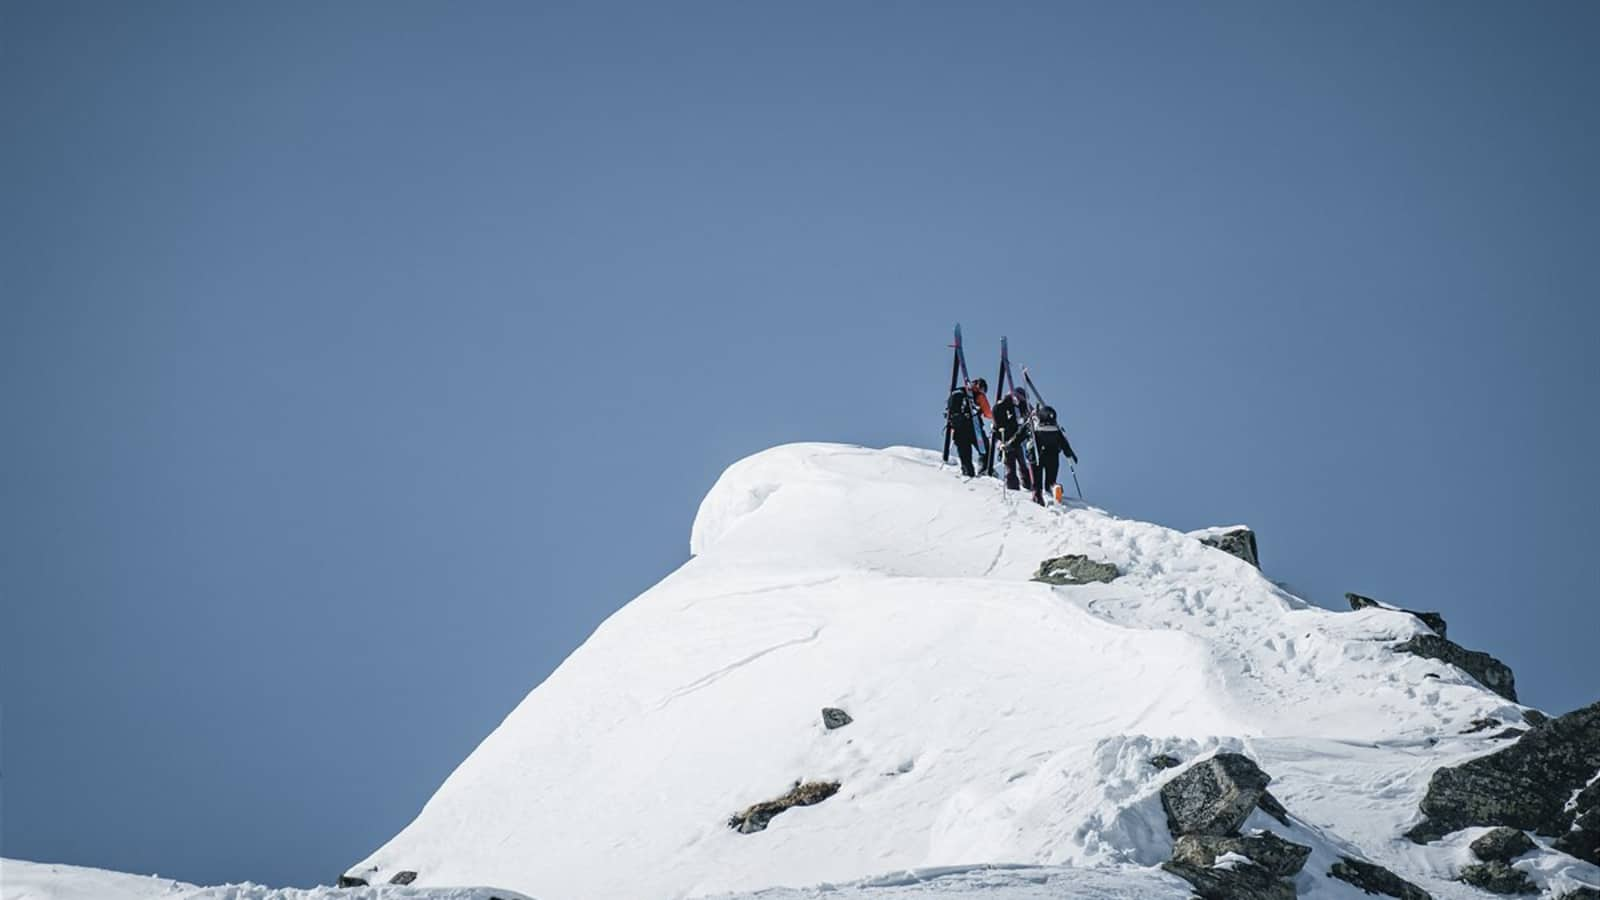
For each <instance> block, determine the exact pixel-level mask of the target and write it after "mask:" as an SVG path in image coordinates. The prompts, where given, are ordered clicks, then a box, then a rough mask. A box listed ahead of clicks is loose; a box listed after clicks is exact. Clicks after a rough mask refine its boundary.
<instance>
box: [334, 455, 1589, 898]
mask: <svg viewBox="0 0 1600 900" xmlns="http://www.w3.org/2000/svg"><path fill="white" fill-rule="evenodd" d="M691 551H692V553H693V558H692V559H691V560H690V561H689V562H688V563H686V564H685V565H684V566H683V567H681V568H680V569H679V570H678V571H676V572H674V573H672V574H671V575H669V576H668V577H667V578H665V579H663V580H662V581H661V582H660V583H659V584H657V585H656V586H655V587H653V588H651V589H650V590H648V591H646V592H645V593H644V594H642V595H640V596H639V597H638V598H637V599H635V600H633V601H632V602H631V603H629V604H627V605H626V606H625V607H623V608H622V609H621V610H619V611H618V612H617V613H616V614H615V615H613V616H612V617H611V618H610V619H608V620H607V621H606V622H605V623H604V624H602V625H601V626H600V628H599V629H598V630H597V631H596V632H595V633H594V635H593V636H591V637H590V638H589V640H588V641H587V642H585V643H584V644H583V646H582V647H580V648H579V649H578V650H577V651H576V652H574V653H573V654H572V656H571V657H570V658H569V659H567V660H566V662H564V663H563V664H562V665H561V667H560V668H559V669H558V670H557V671H556V672H554V673H553V674H552V675H551V676H550V677H549V679H548V680H546V681H545V682H544V683H543V684H542V685H540V686H539V687H538V688H537V689H536V690H534V691H533V692H532V693H531V694H530V695H529V696H528V697H527V698H526V699H525V700H524V701H523V702H522V703H521V704H520V705H519V706H518V707H517V708H516V710H515V711H513V712H512V713H511V715H510V716H509V717H507V719H506V720H505V722H504V723H502V724H501V725H500V727H499V728H498V729H496V730H495V731H494V733H492V734H491V735H490V736H489V737H488V738H487V739H486V740H485V741H484V742H483V743H482V744H481V745H480V746H479V747H478V748H477V750H476V751H474V752H473V753H472V755H471V756H470V757H468V759H467V760H466V761H465V762H463V763H462V764H461V766H460V767H459V768H458V769H457V770H456V771H455V772H454V773H453V774H452V775H451V776H450V777H449V778H448V779H447V780H446V781H445V783H444V785H443V786H442V787H440V789H439V790H438V792H437V793H436V794H435V795H434V796H433V798H432V799H431V800H430V801H429V802H428V803H427V805H426V806H425V807H424V809H423V810H422V812H421V814H420V815H419V816H418V817H417V819H416V820H415V821H414V822H413V823H412V824H411V825H410V826H408V827H407V828H406V829H405V830H403V831H402V832H401V833H400V834H398V835H397V836H395V837H394V838H393V839H392V840H390V841H389V842H388V843H387V844H386V845H384V846H383V847H382V848H381V849H379V850H378V851H377V852H376V853H374V854H373V855H372V856H371V857H370V858H369V859H367V860H364V861H363V862H361V863H360V864H358V865H356V866H354V867H352V868H351V870H350V874H352V875H356V876H359V877H369V878H371V879H373V880H374V881H375V882H376V881H380V880H384V879H387V877H388V876H389V875H390V874H391V873H393V872H395V871H397V870H400V869H413V870H416V871H418V872H420V873H421V877H420V879H419V883H420V884H441V883H454V884H462V883H477V884H483V883H489V884H505V885H509V886H511V887H513V888H515V889H517V890H521V891H523V892H525V893H528V894H530V895H535V896H539V897H543V898H546V900H562V898H579V897H596V896H604V897H614V898H634V897H637V898H666V897H673V898H678V897H691V896H697V895H703V894H716V893H719V892H735V891H755V890H760V889H763V888H771V887H774V886H789V887H793V888H804V887H806V886H808V885H817V884H819V883H848V882H856V881H859V880H861V879H871V878H873V877H875V876H880V875H881V874H882V873H885V872H905V871H908V870H928V869H929V868H930V867H933V868H937V867H965V868H959V869H958V871H961V872H969V873H970V872H973V871H980V872H981V871H993V870H982V869H976V870H975V869H972V868H971V867H973V866H977V865H982V864H1003V865H1008V866H1017V865H1022V866H1039V867H1062V866H1072V867H1090V868H1092V869H1093V871H1094V872H1096V873H1099V874H1100V875H1101V876H1105V877H1111V878H1113V879H1114V877H1115V876H1114V875H1113V874H1108V873H1116V872H1119V871H1120V872H1122V873H1123V876H1124V877H1126V878H1128V879H1136V880H1137V881H1138V883H1142V884H1145V885H1147V886H1148V885H1151V884H1165V885H1168V886H1169V888H1170V891H1171V895H1172V896H1174V897H1181V896H1187V893H1186V891H1185V889H1184V888H1183V886H1182V885H1181V883H1179V882H1177V881H1176V880H1175V879H1172V878H1171V877H1170V876H1166V875H1164V874H1161V873H1159V872H1155V871H1152V870H1149V869H1148V868H1147V867H1149V866H1152V865H1154V864H1157V863H1159V862H1160V861H1161V860H1163V859H1165V858H1166V857H1167V855H1168V853H1169V852H1170V846H1171V845H1170V838H1169V836H1168V835H1167V831H1166V827H1165V824H1164V818H1163V815H1162V812H1161V809H1160V805H1159V801H1158V798H1157V795H1156V792H1157V791H1158V789H1159V786H1160V784H1161V783H1162V782H1163V781H1164V780H1165V778H1167V777H1170V776H1171V775H1172V774H1173V773H1171V772H1167V773H1161V772H1157V771H1155V770H1154V769H1153V768H1152V767H1151V766H1149V765H1148V762H1147V760H1148V758H1149V757H1150V756H1151V755H1153V754H1155V753H1162V752H1165V753H1171V754H1173V755H1176V756H1178V757H1180V758H1182V759H1184V760H1185V761H1186V762H1187V761H1188V760H1190V759H1193V758H1194V757H1196V756H1197V755H1203V754H1205V753H1208V752H1212V751H1214V750H1215V749H1217V748H1219V747H1228V748H1234V749H1239V750H1242V751H1243V752H1246V753H1248V754H1249V755H1251V756H1252V757H1254V758H1255V759H1257V760H1258V761H1259V762H1260V764H1261V765H1262V766H1263V768H1265V769H1266V770H1267V771H1268V772H1269V773H1271V774H1273V775H1274V776H1275V778H1276V781H1275V782H1274V787H1273V790H1274V792H1275V793H1276V794H1277V796H1279V798H1280V799H1282V800H1283V801H1284V803H1285V804H1286V805H1287V806H1288V808H1289V809H1290V811H1291V812H1292V813H1294V814H1296V815H1297V816H1298V817H1299V820H1300V825H1299V826H1298V827H1300V828H1302V829H1304V833H1302V834H1300V835H1299V836H1298V837H1296V836H1294V835H1285V836H1286V837H1291V839H1296V840H1300V841H1301V842H1302V843H1313V844H1314V845H1316V846H1317V847H1318V851H1317V853H1318V856H1317V857H1314V858H1313V863H1312V864H1311V865H1308V866H1307V869H1306V871H1305V872H1303V873H1302V874H1301V876H1300V882H1301V883H1300V887H1301V895H1302V896H1308V895H1315V896H1330V897H1331V896H1349V895H1359V894H1356V893H1355V892H1353V891H1351V892H1350V893H1341V892H1343V891H1345V890H1346V889H1345V887H1344V886H1343V885H1342V883H1340V882H1334V881H1331V880H1329V879H1327V878H1326V877H1324V873H1325V872H1326V865H1325V864H1324V865H1323V868H1322V869H1321V870H1319V871H1313V868H1314V866H1315V865H1317V860H1318V859H1319V858H1322V857H1324V856H1327V857H1328V859H1329V860H1331V859H1332V856H1329V854H1333V853H1336V852H1355V853H1359V854H1363V855H1365V856H1367V857H1368V858H1371V859H1373V860H1374V861H1377V862H1380V863H1384V864H1386V865H1390V866H1391V867H1392V868H1394V869H1396V871H1399V872H1400V873H1401V874H1403V875H1406V876H1407V877H1409V878H1412V879H1413V880H1417V881H1419V882H1421V883H1422V884H1423V885H1424V886H1425V887H1428V888H1429V889H1430V890H1432V891H1434V893H1435V895H1436V896H1439V897H1454V896H1459V897H1467V896H1471V895H1472V893H1471V892H1470V890H1469V889H1467V888H1465V887H1463V886H1461V885H1456V884H1452V883H1450V882H1448V881H1447V880H1446V879H1448V878H1450V877H1453V875H1454V874H1455V873H1456V871H1457V870H1458V869H1459V866H1460V865H1461V864H1462V863H1463V862H1465V860H1464V859H1462V858H1457V857H1459V856H1460V854H1459V853H1456V852H1455V851H1453V850H1449V849H1448V848H1418V847H1415V846H1413V845H1411V844H1410V843H1408V842H1406V841H1404V840H1403V839H1400V838H1399V837H1398V835H1399V833H1400V831H1401V830H1402V828H1403V826H1405V825H1406V824H1407V823H1408V822H1410V821H1411V820H1412V819H1413V817H1414V815H1415V810H1416V803H1417V800H1418V798H1419V797H1420V796H1421V794H1422V792H1423V790H1424V789H1425V787H1426V784H1427V778H1428V775H1429V773H1430V772H1431V771H1432V770H1433V768H1435V767H1437V766H1438V765H1441V764H1445V763H1452V762H1456V761H1459V760H1460V759H1462V758H1465V757H1467V756H1471V755H1476V754H1479V753H1482V752H1486V751H1487V750H1489V749H1492V747H1493V746H1494V745H1493V744H1492V743H1491V742H1490V741H1489V740H1488V738H1487V737H1486V736H1485V735H1484V734H1483V733H1478V734H1473V735H1463V734H1462V732H1463V731H1464V730H1465V729H1466V728H1467V727H1468V725H1469V723H1470V722H1472V720H1474V719H1478V718H1481V717H1489V716H1500V717H1502V718H1505V719H1508V720H1516V719H1517V717H1518V716H1519V715H1520V709H1521V708H1520V707H1518V706H1517V705H1515V704H1512V703H1508V702H1507V701H1505V700H1503V699H1501V698H1500V697H1498V696H1496V695H1495V694H1493V693H1491V692H1489V691H1487V690H1485V689H1483V688H1481V687H1480V686H1478V685H1477V684H1476V683H1475V682H1473V681H1472V680H1471V679H1470V678H1468V677H1467V676H1465V675H1464V674H1463V673H1461V672H1459V671H1458V670H1455V669H1453V668H1450V667H1448V666H1445V665H1443V664H1440V663H1437V662H1432V661H1426V660H1422V659H1418V658H1416V657H1412V656H1409V655H1403V654H1395V653H1393V652H1391V651H1390V649H1389V647H1390V646H1391V644H1392V642H1394V641H1397V640H1402V639H1404V638H1406V637H1408V636H1410V635H1411V634H1413V633H1416V632H1417V631H1419V630H1420V629H1421V628H1422V626H1421V625H1420V624H1419V623H1418V622H1417V621H1416V620H1415V619H1414V618H1412V617H1411V616H1408V615H1405V614H1403V613H1398V612H1394V611H1390V610H1384V609H1368V610H1362V611H1359V612H1332V611H1328V610H1324V609H1320V608H1316V607H1313V606H1310V605H1309V604H1307V603H1305V602H1303V601H1301V600H1299V599H1297V598H1295V597H1293V596H1291V595H1289V594H1287V593H1286V592H1284V591H1283V590H1282V589H1280V588H1279V587H1277V586H1275V585H1274V584H1273V583H1272V582H1270V581H1268V580H1267V579H1266V578H1265V577H1263V576H1262V574H1261V573H1260V572H1258V571H1257V570H1256V569H1255V568H1254V567H1252V566H1250V565H1248V564H1246V563H1244V562H1242V561H1240V560H1238V559H1235V558H1234V557H1232V556H1229V555H1227V554H1225V553H1222V552H1220V551H1217V550H1215V549H1212V548H1209V547H1206V546H1204V545H1202V544H1201V543H1200V542H1199V541H1198V540H1196V539H1195V538H1194V537H1192V536H1189V535H1185V534H1182V533H1180V532H1177V531H1173V530H1171V529H1168V528H1163V527H1161V526H1158V525H1152V524H1147V523H1143V522H1137V521H1131V520H1127V519H1121V518H1118V517H1116V516H1114V515H1112V514H1110V513H1107V512H1105V511H1103V510H1100V509H1095V508H1092V507H1088V506H1085V505H1082V504H1072V503H1069V504H1068V505H1067V506H1065V507H1052V508H1049V509H1041V508H1038V507H1036V506H1033V505H1031V504H1030V503H1028V502H1026V498H1025V497H1023V496H1022V495H1020V494H1016V493H1007V492H1005V491H1004V490H1002V489H1001V488H1000V485H999V484H998V483H997V482H995V481H993V480H990V479H979V480H974V481H966V480H963V479H961V478H959V477H958V476H956V475H955V474H953V472H952V470H950V469H948V468H942V467H941V466H940V465H939V461H938V458H937V456H936V455H935V454H932V453H930V452H927V451H921V450H913V449H908V448H891V449H888V450H871V449H864V448H859V447H850V446H842V445H832V444H798V445H789V446H783V447H778V448H775V449H773V450H769V451H766V452H763V453H760V454H757V455H755V456H753V457H750V458H748V459H745V460H743V461H741V462H739V463H737V464H735V465H734V466H732V467H731V468H729V469H728V471H727V472H726V473H724V475H723V476H722V478H721V479H720V480H719V481H718V482H717V484H716V485H715V486H714V487H713V488H712V490H711V492H710V493H709V494H708V495H707V496H706V498H705V500H704V501H703V503H702V504H701V507H700V512H699V515H698V517H697V519H696V521H695V523H694V529H693V533H692V537H691ZM1063 553H1082V554H1085V555H1087V556H1089V557H1091V558H1093V559H1096V560H1102V561H1109V562H1113V563H1115V564H1116V565H1118V566H1119V567H1120V568H1121V569H1122V571H1123V572H1124V573H1125V575H1124V577H1122V578H1119V579H1118V580H1116V581H1115V582H1113V583H1111V584H1104V585H1100V584H1097V585H1092V586H1085V587H1065V588H1057V587H1050V586H1047V585H1043V584H1038V583H1032V582H1030V581H1029V580H1028V579H1029V576H1030V575H1031V574H1032V572H1033V571H1034V569H1035V568H1036V567H1037V565H1038V563H1039V562H1040V560H1042V559H1044V558H1046V557H1051V556H1057V555H1061V554H1063ZM823 706H839V707H842V708H844V709H846V710H848V711H849V712H850V714H851V715H852V716H854V718H855V722H854V723H853V724H851V725H849V726H847V727H845V728H842V729H840V730H837V731H827V730H825V729H824V728H823V726H822V724H821V721H820V717H819V709H820V708H821V707H823ZM797 780H837V781H839V782H840V783H841V784H842V789H841V790H840V792H839V793H838V795H836V796H834V797H833V798H831V799H829V800H826V801H825V802H823V803H820V804H818V805H815V806H810V807H804V808H798V809H793V810H790V811H788V812H785V813H783V814H782V815H780V816H779V817H777V818H776V819H774V820H773V821H772V824H771V826H770V827H769V828H768V829H767V830H766V831H763V832H760V833H757V834H750V835H745V834H737V833H735V832H734V831H732V830H730V829H729V828H728V827H727V825H726V821H727V819H728V817H729V816H730V815H732V814H733V813H735V812H736V811H738V810H740V809H743V808H744V807H746V806H748V805H750V804H752V803H755V802H758V801H763V800H768V799H772V798H775V797H777V796H779V795H781V794H783V793H784V792H785V791H786V790H787V789H788V788H789V787H790V786H792V785H793V784H794V783H795V782H796V781H797ZM1266 824H1268V825H1271V824H1273V823H1271V822H1270V820H1267V822H1266ZM1281 830H1282V829H1280V831H1281ZM1519 865H1520V864H1519ZM1118 867H1123V868H1120V869H1119V868H1118ZM1128 867H1135V868H1128ZM1588 868H1591V869H1592V868H1593V867H1588ZM1001 871H1008V870H1001ZM1050 871H1051V870H1050V869H1039V870H1036V872H1035V874H1037V872H1044V873H1046V874H1045V876H1044V877H1047V878H1048V877H1050V876H1049V874H1048V873H1049V872H1050ZM1130 873H1136V874H1130ZM1579 874H1580V875H1581V876H1583V877H1584V878H1588V875H1589V873H1582V872H1580V873H1579ZM951 877H955V876H951ZM961 877H967V876H961ZM996 877H1011V878H1016V877H1023V876H1015V875H1011V876H996ZM1029 877H1032V876H1029ZM1562 877H1566V876H1565V875H1563V876H1562ZM1068 880H1071V879H1068ZM1591 880H1592V881H1596V882H1600V878H1596V879H1591ZM938 881H939V879H933V880H932V881H929V880H926V879H912V880H911V881H909V882H905V883H904V884H901V885H898V886H894V885H891V886H885V885H878V886H874V885H872V884H870V883H869V884H866V885H864V886H862V885H858V886H857V888H856V889H857V890H861V891H867V892H868V893H865V894H862V896H868V895H870V896H878V895H879V893H883V892H885V891H888V892H889V893H892V892H893V890H901V889H904V890H907V891H910V892H911V895H917V894H916V893H915V891H916V890H921V889H924V888H926V887H927V886H928V885H936V886H937V884H936V883H937V882H938ZM949 883H950V882H946V884H949ZM1028 883H1029V884H1033V883H1035V882H1031V881H1030V882H1028ZM1130 883H1133V882H1130ZM918 884H921V885H923V888H918V887H916V886H917V885H918ZM1023 887H1024V888H1025V887H1026V886H1025V885H1024V886H1023ZM1019 889H1021V888H1019ZM872 892H877V893H872ZM889 893H884V896H888V895H889ZM1143 895H1145V896H1158V894H1157V893H1155V892H1154V889H1150V890H1146V891H1144V892H1143ZM762 896H766V895H762ZM771 896H774V897H800V896H809V895H808V894H805V893H803V892H799V893H795V892H790V893H784V892H778V893H775V894H772V895H771ZM1016 896H1018V897H1022V896H1032V894H1026V893H1022V894H1017V895H1016ZM1102 896H1114V895H1110V894H1105V895H1102Z"/></svg>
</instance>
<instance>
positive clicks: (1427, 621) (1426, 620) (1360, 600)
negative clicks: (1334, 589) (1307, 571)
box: [1344, 594, 1449, 637]
mask: <svg viewBox="0 0 1600 900" xmlns="http://www.w3.org/2000/svg"><path fill="white" fill-rule="evenodd" d="M1344 599H1345V600H1347V601H1349V603H1350V608H1351V609H1388V610H1393V611H1394V612H1403V613H1405V614H1406V615H1410V616H1416V617H1417V618H1418V619H1421V620H1422V624H1424V625H1426V626H1428V627H1429V628H1431V629H1432V630H1433V633H1434V634H1437V635H1438V636H1439V637H1445V630H1446V629H1447V628H1449V623H1447V622H1446V621H1445V620H1444V616H1442V615H1440V614H1439V613H1436V612H1418V611H1417V610H1414V609H1402V608H1401V607H1398V606H1390V605H1389V604H1387V603H1382V602H1380V601H1377V600H1374V599H1372V598H1371V597H1365V596H1362V595H1361V594H1345V595H1344Z"/></svg>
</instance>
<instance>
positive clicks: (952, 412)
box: [944, 387, 978, 435]
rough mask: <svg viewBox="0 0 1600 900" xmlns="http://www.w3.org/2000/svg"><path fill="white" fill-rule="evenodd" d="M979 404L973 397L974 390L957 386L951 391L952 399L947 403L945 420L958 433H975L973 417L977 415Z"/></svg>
mask: <svg viewBox="0 0 1600 900" xmlns="http://www.w3.org/2000/svg"><path fill="white" fill-rule="evenodd" d="M977 412H978V404H977V401H975V400H973V399H972V392H971V391H969V390H967V389H966V388H964V387H961V388H956V389H955V390H953V391H951V392H950V400H949V402H948V403H946V404H945V409H944V416H945V421H946V422H948V423H949V425H950V427H951V428H952V429H954V430H955V432H956V434H957V435H974V434H975V432H974V430H973V427H972V417H973V416H974V415H977Z"/></svg>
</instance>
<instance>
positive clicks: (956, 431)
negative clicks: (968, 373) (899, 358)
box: [945, 378, 1078, 506]
mask: <svg viewBox="0 0 1600 900" xmlns="http://www.w3.org/2000/svg"><path fill="white" fill-rule="evenodd" d="M1029 383H1030V384H1031V383H1032V382H1029ZM988 392H989V383H988V382H987V381H985V380H984V379H982V378H976V379H973V380H971V381H968V382H967V383H966V384H964V385H962V386H961V387H958V388H956V389H955V390H953V391H951V392H950V402H949V404H948V405H947V406H946V408H945V422H946V425H945V427H946V430H947V434H948V436H949V437H951V438H953V439H954V440H955V445H956V452H957V453H958V454H959V456H960V459H961V473H962V474H963V475H966V476H967V477H968V478H971V477H974V476H976V475H977V474H978V472H977V467H976V466H975V465H974V464H973V459H972V452H973V449H974V448H976V447H979V446H980V444H981V445H982V446H983V448H984V449H985V451H986V452H985V453H984V455H983V459H982V460H981V462H982V465H983V474H984V475H994V474H995V469H994V463H995V458H996V457H997V456H998V457H999V459H1000V461H1001V462H1002V463H1003V464H1004V466H1005V472H1006V474H1005V480H1006V487H1007V488H1008V489H1010V490H1013V491H1017V490H1022V489H1023V488H1027V489H1029V490H1031V491H1032V492H1033V502H1035V503H1037V504H1039V505H1040V506H1043V505H1044V491H1045V488H1046V487H1047V486H1048V487H1049V489H1050V491H1051V494H1052V495H1053V496H1054V498H1055V501H1056V502H1057V503H1060V502H1061V499H1062V490H1061V485H1060V484H1058V483H1057V481H1056V478H1057V476H1058V475H1059V474H1060V473H1061V457H1063V456H1065V457H1066V458H1067V459H1069V460H1071V461H1072V463H1073V465H1077V462H1078V456H1077V454H1076V453H1074V452H1072V444H1070V443H1068V441H1067V436H1066V434H1065V433H1063V432H1062V430H1061V426H1060V424H1059V423H1057V422H1056V411H1055V410H1054V409H1052V408H1051V407H1049V406H1046V405H1044V404H1043V403H1040V404H1038V405H1032V404H1029V402H1028V392H1027V391H1026V390H1025V389H1024V388H1021V387H1017V388H1014V389H1012V390H1011V391H1010V392H1009V393H1007V394H1006V395H1005V396H1003V397H1001V398H1000V401H999V402H998V403H996V404H994V406H993V407H992V408H991V407H990V405H989V397H988ZM985 419H988V420H990V421H992V422H993V423H994V428H993V431H992V432H985V431H984V427H983V420H985ZM980 432H983V433H980Z"/></svg>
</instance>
